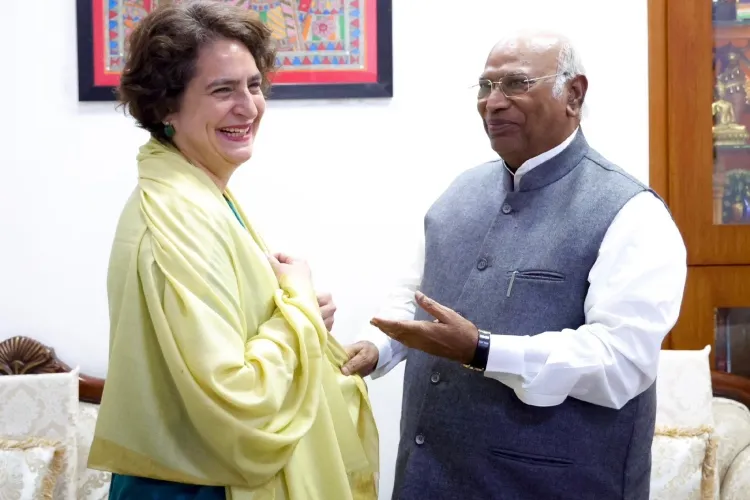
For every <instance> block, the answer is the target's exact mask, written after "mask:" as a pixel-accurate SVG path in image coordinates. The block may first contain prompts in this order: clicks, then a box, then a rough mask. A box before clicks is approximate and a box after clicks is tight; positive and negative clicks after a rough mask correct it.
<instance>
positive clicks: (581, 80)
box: [566, 75, 589, 116]
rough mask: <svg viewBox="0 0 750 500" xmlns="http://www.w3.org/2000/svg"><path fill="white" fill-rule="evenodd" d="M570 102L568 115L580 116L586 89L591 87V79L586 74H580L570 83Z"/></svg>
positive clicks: (567, 108)
mask: <svg viewBox="0 0 750 500" xmlns="http://www.w3.org/2000/svg"><path fill="white" fill-rule="evenodd" d="M568 85H569V88H568V102H567V105H566V111H567V113H568V116H580V115H581V109H582V108H583V101H584V100H585V99H586V91H588V88H589V81H588V79H587V78H586V77H585V76H584V75H578V76H576V77H575V78H573V79H572V80H571V81H570V83H569V84H568Z"/></svg>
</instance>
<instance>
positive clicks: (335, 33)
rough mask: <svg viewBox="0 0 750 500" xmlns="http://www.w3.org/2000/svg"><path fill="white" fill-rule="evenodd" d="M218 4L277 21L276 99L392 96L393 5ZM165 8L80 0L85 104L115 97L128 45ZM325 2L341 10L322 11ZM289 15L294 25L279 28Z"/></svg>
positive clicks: (385, 0) (337, 0)
mask: <svg viewBox="0 0 750 500" xmlns="http://www.w3.org/2000/svg"><path fill="white" fill-rule="evenodd" d="M173 1H174V0H173ZM177 1H179V0H177ZM216 1H228V2H233V3H238V4H240V5H243V6H247V7H248V8H249V9H251V10H254V11H256V12H257V13H258V15H259V16H260V17H261V19H264V21H267V20H269V19H271V20H272V21H274V22H273V26H275V28H273V27H272V29H276V30H277V31H276V32H275V38H276V39H277V40H278V43H279V51H278V55H277V67H278V70H277V71H276V72H275V74H274V75H273V76H272V86H271V90H270V92H269V99H272V100H283V99H357V98H388V97H393V40H392V38H393V24H392V0H329V1H326V0H216ZM158 3H159V0H76V10H77V12H76V20H77V38H78V100H79V101H82V102H86V101H114V100H116V97H115V92H114V90H115V88H116V87H117V85H118V83H119V75H120V70H121V68H122V65H123V64H124V48H123V47H124V40H125V39H126V38H127V35H128V34H129V33H130V31H131V30H132V29H133V27H134V26H135V24H137V22H138V21H139V20H140V19H142V17H143V16H144V15H146V14H147V13H148V12H149V11H151V10H152V9H153V8H155V7H157V6H158ZM323 4H325V5H328V4H333V5H335V6H340V7H341V9H333V10H326V9H321V8H318V6H319V5H323ZM282 16H284V19H286V20H288V21H289V22H287V23H284V24H280V23H279V22H278V21H279V19H281V18H282ZM280 25H281V26H286V30H287V31H286V32H285V33H284V35H285V36H286V38H283V37H281V36H280V35H281V34H280V33H279V32H278V27H279V26H280ZM290 25H294V29H291V28H289V26H290Z"/></svg>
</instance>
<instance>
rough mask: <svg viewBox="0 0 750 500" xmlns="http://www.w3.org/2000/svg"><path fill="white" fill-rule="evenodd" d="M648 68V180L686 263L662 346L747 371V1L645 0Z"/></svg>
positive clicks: (749, 252) (749, 99)
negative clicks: (704, 353)
mask: <svg viewBox="0 0 750 500" xmlns="http://www.w3.org/2000/svg"><path fill="white" fill-rule="evenodd" d="M649 73H650V75H649V79H650V96H649V98H650V105H649V106H650V115H651V116H650V131H651V132H650V141H651V144H650V149H651V152H650V153H651V155H650V156H651V162H650V173H651V185H652V187H653V188H654V189H655V190H656V191H657V192H658V193H659V194H660V195H661V196H662V197H663V198H664V199H665V201H666V202H667V204H668V205H669V207H670V210H671V211H672V214H673V216H674V218H675V221H676V222H677V225H678V227H679V228H680V231H681V232H682V235H683V238H684V239H685V244H686V246H687V251H688V264H689V269H688V283H687V287H686V290H685V300H684V302H683V307H682V314H681V317H680V320H679V321H678V323H677V325H676V326H675V328H674V329H673V330H672V333H671V335H670V338H669V339H668V341H667V342H666V343H665V347H668V348H669V347H671V348H675V349H698V348H701V347H703V346H705V345H706V344H713V346H714V349H713V353H712V358H713V359H712V362H713V363H715V365H714V366H715V368H716V369H719V370H725V371H731V372H733V373H740V374H742V375H745V376H748V377H750V132H749V131H750V4H744V5H742V4H735V3H733V2H727V1H724V0H719V1H712V0H649ZM745 336H747V341H745Z"/></svg>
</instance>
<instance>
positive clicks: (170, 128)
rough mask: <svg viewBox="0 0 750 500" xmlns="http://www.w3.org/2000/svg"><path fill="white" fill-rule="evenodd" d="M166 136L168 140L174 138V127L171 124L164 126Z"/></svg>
mask: <svg viewBox="0 0 750 500" xmlns="http://www.w3.org/2000/svg"><path fill="white" fill-rule="evenodd" d="M164 135H166V136H167V137H168V138H170V139H171V138H172V137H174V125H172V124H171V123H165V124H164Z"/></svg>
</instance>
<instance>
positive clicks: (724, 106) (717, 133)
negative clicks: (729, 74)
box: [711, 81, 750, 146]
mask: <svg viewBox="0 0 750 500" xmlns="http://www.w3.org/2000/svg"><path fill="white" fill-rule="evenodd" d="M716 94H717V97H718V99H717V100H716V101H714V103H713V104H712V105H711V114H713V117H714V126H713V128H712V130H713V135H714V144H715V145H716V146H742V145H744V144H745V143H746V142H747V139H748V137H750V134H748V132H747V127H745V126H744V125H740V124H739V123H737V117H736V115H735V112H734V106H732V103H731V102H729V101H727V100H725V99H724V95H725V94H726V87H725V85H724V83H723V82H721V81H719V82H717V84H716Z"/></svg>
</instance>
